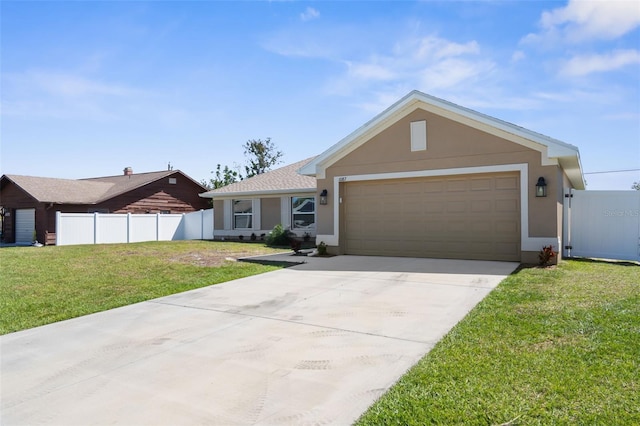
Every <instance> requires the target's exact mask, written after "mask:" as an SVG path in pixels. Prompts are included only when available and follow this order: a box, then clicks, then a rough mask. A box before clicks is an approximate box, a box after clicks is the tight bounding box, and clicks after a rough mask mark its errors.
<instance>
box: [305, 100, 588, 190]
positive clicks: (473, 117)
mask: <svg viewBox="0 0 640 426" xmlns="http://www.w3.org/2000/svg"><path fill="white" fill-rule="evenodd" d="M416 109H423V110H425V111H428V112H431V113H434V114H437V115H440V116H442V117H445V118H448V119H451V120H454V121H456V122H459V123H462V124H465V125H467V126H470V127H473V128H476V129H478V130H481V131H483V132H486V133H489V134H492V135H495V136H498V137H501V138H503V139H506V140H509V141H511V142H514V143H518V144H520V145H524V146H526V147H528V148H531V149H534V150H536V151H539V152H540V154H541V155H542V163H543V164H545V165H547V164H555V163H556V162H557V163H559V164H560V165H561V166H562V168H563V169H564V171H565V173H566V174H567V176H568V178H569V180H570V181H571V183H572V184H573V186H574V187H575V188H577V189H584V187H585V184H584V177H583V175H582V166H581V164H580V153H579V151H578V148H577V147H576V146H574V145H571V144H568V143H566V142H562V141H560V140H557V139H553V138H550V137H548V136H545V135H542V134H540V133H536V132H533V131H531V130H528V129H525V128H524V127H520V126H516V125H515V124H511V123H508V122H506V121H502V120H499V119H497V118H494V117H491V116H488V115H485V114H482V113H479V112H477V111H474V110H471V109H469V108H465V107H462V106H459V105H456V104H454V103H451V102H448V101H445V100H443V99H440V98H436V97H434V96H430V95H427V94H425V93H422V92H420V91H418V90H414V91H412V92H410V93H409V94H407V95H406V96H404V97H403V98H402V99H400V100H399V101H398V102H396V103H395V104H393V105H391V106H390V107H389V108H387V109H386V110H384V111H383V112H381V113H380V114H378V115H377V116H375V117H374V118H372V119H371V120H369V121H368V122H366V123H365V124H364V125H362V126H361V127H360V128H358V129H356V130H355V131H354V132H352V133H351V134H349V135H348V136H346V137H345V138H344V139H342V140H341V141H339V142H338V143H336V144H335V145H333V146H331V147H330V148H329V149H327V150H326V151H324V152H323V153H322V154H320V155H319V156H317V157H316V158H315V159H314V160H313V161H310V162H309V163H308V164H306V165H305V166H304V167H302V168H301V169H300V170H299V173H301V174H304V175H308V176H316V177H318V178H324V176H325V170H326V169H327V168H328V167H329V166H331V165H332V164H334V163H335V162H337V161H338V160H340V159H341V158H343V157H345V156H346V155H347V154H349V153H350V152H352V151H354V150H355V149H357V148H358V147H360V146H361V145H363V144H364V143H366V142H367V141H368V140H369V139H371V138H372V137H373V136H375V135H377V134H379V133H380V132H382V131H383V130H385V129H386V128H388V127H389V126H391V125H392V124H394V123H395V122H397V121H398V120H400V119H401V118H402V117H405V116H406V115H408V114H409V113H411V112H413V111H415V110H416Z"/></svg>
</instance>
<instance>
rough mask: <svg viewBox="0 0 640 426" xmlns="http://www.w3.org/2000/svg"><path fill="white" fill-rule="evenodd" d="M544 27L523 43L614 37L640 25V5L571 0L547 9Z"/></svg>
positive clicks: (626, 0)
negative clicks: (549, 9)
mask: <svg viewBox="0 0 640 426" xmlns="http://www.w3.org/2000/svg"><path fill="white" fill-rule="evenodd" d="M540 26H541V27H542V31H541V32H540V33H538V34H535V33H532V34H528V35H527V36H526V37H524V38H523V39H522V42H523V43H530V44H538V43H542V44H551V45H553V44H554V43H557V42H561V41H565V42H568V43H580V42H583V41H588V40H612V39H615V38H618V37H620V36H622V35H624V34H627V33H628V32H630V31H632V30H634V29H635V28H636V27H638V26H640V6H638V2H637V1H635V0H613V1H601V0H600V1H599V0H570V1H569V4H567V6H565V7H560V8H557V9H553V10H551V11H544V12H543V13H542V16H541V18H540Z"/></svg>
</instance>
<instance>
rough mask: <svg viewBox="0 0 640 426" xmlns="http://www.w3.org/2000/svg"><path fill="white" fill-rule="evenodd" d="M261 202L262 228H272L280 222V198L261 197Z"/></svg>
mask: <svg viewBox="0 0 640 426" xmlns="http://www.w3.org/2000/svg"><path fill="white" fill-rule="evenodd" d="M261 203H262V208H261V212H262V219H261V220H262V223H261V224H260V227H261V228H262V229H273V227H274V226H276V225H277V224H279V223H280V198H263V199H262V200H261Z"/></svg>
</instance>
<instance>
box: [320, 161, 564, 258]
mask: <svg viewBox="0 0 640 426" xmlns="http://www.w3.org/2000/svg"><path fill="white" fill-rule="evenodd" d="M500 172H519V174H520V250H521V251H539V250H540V249H541V248H542V246H544V245H549V244H551V245H553V246H554V247H560V241H561V238H560V237H555V238H554V237H550V238H539V237H530V236H529V165H528V164H526V163H520V164H502V165H495V166H479V167H461V168H454V169H438V170H416V171H410V172H395V173H375V174H364V175H350V176H336V177H334V178H333V235H318V236H317V238H316V241H317V242H320V241H324V242H325V243H326V244H327V245H329V246H338V245H339V241H340V183H342V182H362V181H373V180H385V179H407V178H420V177H435V176H457V175H472V174H479V173H500Z"/></svg>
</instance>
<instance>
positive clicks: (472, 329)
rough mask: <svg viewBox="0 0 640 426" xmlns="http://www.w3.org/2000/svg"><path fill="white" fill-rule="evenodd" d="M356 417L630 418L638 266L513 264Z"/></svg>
mask: <svg viewBox="0 0 640 426" xmlns="http://www.w3.org/2000/svg"><path fill="white" fill-rule="evenodd" d="M358 424H359V425H391V424H393V425H425V424H446V425H450V424H464V425H500V424H509V425H551V424H567V425H573V424H581V425H631V424H640V267H639V266H636V265H624V264H611V263H604V262H592V261H577V260H574V261H565V262H562V263H561V264H560V266H558V267H557V268H553V269H539V268H531V269H522V270H519V271H518V272H517V273H514V274H512V275H511V276H509V277H508V278H507V279H506V280H505V281H503V282H502V283H501V284H500V285H499V286H498V287H497V288H496V289H495V290H494V291H493V292H492V293H490V294H489V295H488V296H487V298H485V299H484V300H483V301H482V302H481V303H480V304H479V305H478V306H477V307H476V308H475V309H474V310H473V311H472V312H471V313H470V314H469V315H468V316H467V317H466V318H465V319H464V320H463V321H462V322H460V323H459V324H458V325H457V326H456V327H454V328H453V329H452V330H451V332H450V333H449V334H448V335H447V336H445V338H444V339H443V340H442V341H440V342H439V343H438V344H437V345H436V346H435V347H434V348H433V350H432V351H431V352H430V353H429V354H427V355H426V356H425V357H424V358H423V359H422V360H421V361H420V362H419V363H418V364H417V365H416V366H414V367H413V368H412V369H411V370H409V372H408V373H407V374H406V375H405V376H404V377H403V378H402V379H401V380H400V381H399V382H398V383H397V384H396V385H395V386H393V387H392V388H391V389H390V390H389V391H388V392H387V393H386V394H385V395H384V396H383V397H382V398H380V400H379V401H378V402H376V403H375V404H374V405H373V406H372V407H371V408H370V409H369V410H368V411H367V412H366V413H365V414H364V415H363V416H362V417H361V418H360V420H359V421H358Z"/></svg>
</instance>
